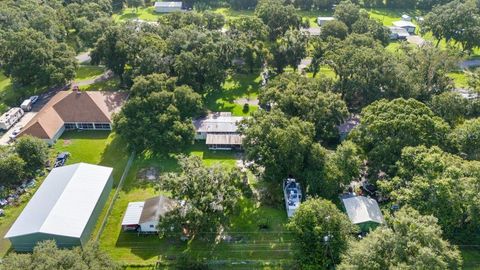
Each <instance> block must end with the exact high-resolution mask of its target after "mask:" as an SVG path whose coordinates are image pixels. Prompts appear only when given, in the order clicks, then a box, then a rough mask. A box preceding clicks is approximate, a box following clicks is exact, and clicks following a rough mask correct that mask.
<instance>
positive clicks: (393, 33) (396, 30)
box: [388, 26, 410, 40]
mask: <svg viewBox="0 0 480 270" xmlns="http://www.w3.org/2000/svg"><path fill="white" fill-rule="evenodd" d="M388 29H389V30H390V39H391V40H406V39H407V38H408V37H409V36H410V34H409V33H408V32H407V30H405V28H402V27H396V26H391V27H389V28H388Z"/></svg>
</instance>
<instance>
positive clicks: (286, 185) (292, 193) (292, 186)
mask: <svg viewBox="0 0 480 270" xmlns="http://www.w3.org/2000/svg"><path fill="white" fill-rule="evenodd" d="M283 195H284V197H285V208H286V209H287V216H288V217H289V218H290V217H292V216H293V215H294V214H295V211H297V209H298V207H300V203H301V202H302V189H301V188H300V183H297V181H296V180H295V179H293V178H287V179H285V180H284V181H283Z"/></svg>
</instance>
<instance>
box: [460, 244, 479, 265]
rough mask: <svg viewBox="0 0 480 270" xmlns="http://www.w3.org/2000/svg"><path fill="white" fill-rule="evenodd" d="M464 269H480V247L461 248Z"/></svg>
mask: <svg viewBox="0 0 480 270" xmlns="http://www.w3.org/2000/svg"><path fill="white" fill-rule="evenodd" d="M460 251H461V252H462V257H463V269H464V270H480V248H461V249H460Z"/></svg>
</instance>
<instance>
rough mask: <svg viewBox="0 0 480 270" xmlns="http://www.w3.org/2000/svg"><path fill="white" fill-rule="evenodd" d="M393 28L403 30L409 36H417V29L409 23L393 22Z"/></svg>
mask: <svg viewBox="0 0 480 270" xmlns="http://www.w3.org/2000/svg"><path fill="white" fill-rule="evenodd" d="M393 26H395V27H400V28H403V29H405V30H407V32H408V33H409V34H415V29H416V28H417V26H416V25H415V24H413V23H412V22H409V21H396V22H393Z"/></svg>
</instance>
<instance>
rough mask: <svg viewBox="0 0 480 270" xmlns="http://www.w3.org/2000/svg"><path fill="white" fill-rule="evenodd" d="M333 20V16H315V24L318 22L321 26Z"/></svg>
mask: <svg viewBox="0 0 480 270" xmlns="http://www.w3.org/2000/svg"><path fill="white" fill-rule="evenodd" d="M333 20H335V18H334V17H318V18H317V24H318V25H319V26H323V25H325V24H326V23H327V22H329V21H333Z"/></svg>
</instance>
